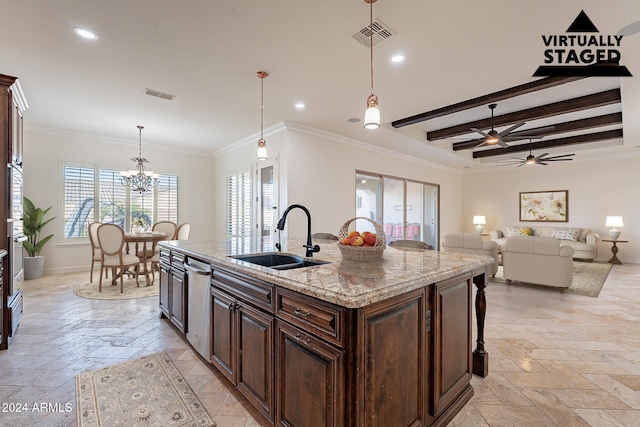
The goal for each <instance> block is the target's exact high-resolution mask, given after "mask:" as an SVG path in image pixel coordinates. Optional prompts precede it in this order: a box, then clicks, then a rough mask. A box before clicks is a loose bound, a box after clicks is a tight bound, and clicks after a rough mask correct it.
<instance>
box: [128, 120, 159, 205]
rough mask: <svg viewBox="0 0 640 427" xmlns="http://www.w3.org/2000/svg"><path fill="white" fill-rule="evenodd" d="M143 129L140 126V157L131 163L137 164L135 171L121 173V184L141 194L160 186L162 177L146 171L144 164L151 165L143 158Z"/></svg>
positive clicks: (133, 159)
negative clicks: (159, 179) (159, 181)
mask: <svg viewBox="0 0 640 427" xmlns="http://www.w3.org/2000/svg"><path fill="white" fill-rule="evenodd" d="M142 129H144V126H138V157H134V158H132V159H131V161H132V162H134V163H135V164H136V166H135V169H129V170H126V171H121V172H120V175H121V178H120V182H121V183H122V185H125V186H127V187H129V188H131V191H134V192H136V193H140V194H142V193H144V192H146V191H150V190H151V189H152V188H153V187H156V186H157V185H158V178H159V177H160V175H158V174H157V173H155V172H153V171H149V170H146V168H145V167H144V164H145V163H149V161H148V160H147V159H145V158H144V157H142Z"/></svg>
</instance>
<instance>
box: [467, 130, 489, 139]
mask: <svg viewBox="0 0 640 427" xmlns="http://www.w3.org/2000/svg"><path fill="white" fill-rule="evenodd" d="M471 130H472V131H474V132H478V133H479V134H480V135H482V136H484V137H485V138H489V137H491V135H489V134H487V133H486V132H483V131H481V130H480V129H478V128H471Z"/></svg>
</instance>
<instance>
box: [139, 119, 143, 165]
mask: <svg viewBox="0 0 640 427" xmlns="http://www.w3.org/2000/svg"><path fill="white" fill-rule="evenodd" d="M142 129H144V126H138V157H139V158H142Z"/></svg>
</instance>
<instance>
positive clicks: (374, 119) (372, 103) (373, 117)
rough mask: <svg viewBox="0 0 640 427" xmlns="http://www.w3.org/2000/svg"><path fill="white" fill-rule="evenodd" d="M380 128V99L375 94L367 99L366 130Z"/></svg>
mask: <svg viewBox="0 0 640 427" xmlns="http://www.w3.org/2000/svg"><path fill="white" fill-rule="evenodd" d="M379 127H380V110H378V97H377V96H376V95H374V94H373V93H372V94H371V95H369V98H367V111H365V113H364V128H365V129H378V128H379Z"/></svg>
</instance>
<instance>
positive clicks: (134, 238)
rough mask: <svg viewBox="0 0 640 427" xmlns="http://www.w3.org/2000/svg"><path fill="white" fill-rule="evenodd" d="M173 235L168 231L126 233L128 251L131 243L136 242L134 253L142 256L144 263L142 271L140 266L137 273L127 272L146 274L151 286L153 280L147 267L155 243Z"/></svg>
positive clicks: (125, 239)
mask: <svg viewBox="0 0 640 427" xmlns="http://www.w3.org/2000/svg"><path fill="white" fill-rule="evenodd" d="M171 237H173V236H169V235H167V234H166V233H161V232H158V231H148V232H143V233H125V234H124V241H125V244H126V248H125V250H126V252H127V253H129V250H130V249H129V244H132V243H135V245H134V252H133V253H134V254H135V255H137V256H138V257H139V258H140V264H142V271H140V269H139V268H138V271H137V273H136V272H131V271H128V272H127V274H137V275H139V276H140V275H143V274H144V277H145V281H146V284H147V286H149V285H150V284H151V282H150V280H149V269H148V268H147V263H148V262H149V260H150V259H151V257H152V256H153V251H154V247H155V244H156V243H158V242H159V241H161V240H169V239H170V238H171ZM140 246H142V247H140ZM140 254H141V255H140ZM151 273H153V272H151Z"/></svg>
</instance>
